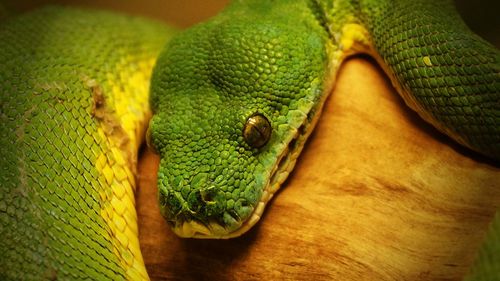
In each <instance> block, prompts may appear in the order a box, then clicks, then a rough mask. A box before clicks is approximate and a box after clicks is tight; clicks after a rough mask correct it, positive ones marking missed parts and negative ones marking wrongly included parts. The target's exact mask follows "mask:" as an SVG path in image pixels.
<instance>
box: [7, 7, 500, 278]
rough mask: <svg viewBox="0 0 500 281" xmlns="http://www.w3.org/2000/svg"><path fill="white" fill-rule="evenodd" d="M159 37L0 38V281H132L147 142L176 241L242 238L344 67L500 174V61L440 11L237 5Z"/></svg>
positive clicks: (88, 17)
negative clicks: (496, 164)
mask: <svg viewBox="0 0 500 281" xmlns="http://www.w3.org/2000/svg"><path fill="white" fill-rule="evenodd" d="M173 33H174V32H173V31H172V30H171V29H169V28H167V27H165V26H163V25H162V24H160V23H155V22H152V21H148V20H145V19H139V18H133V17H127V16H122V15H115V14H111V13H107V12H99V11H87V10H79V9H71V8H58V7H50V8H44V9H41V10H37V11H34V12H31V13H28V14H25V15H21V16H19V17H16V18H13V19H8V20H6V21H5V22H3V23H1V25H0V42H1V43H0V62H1V66H0V81H1V84H0V102H1V103H0V147H1V148H2V153H1V156H0V184H1V192H0V237H1V239H0V249H1V250H0V279H2V280H12V279H22V280H33V279H59V278H61V279H70V280H73V279H84V278H90V279H95V280H103V279H113V280H116V279H132V280H141V279H147V278H148V277H147V273H146V270H145V268H144V264H143V262H142V257H141V253H140V250H139V246H138V238H137V223H136V213H135V209H134V186H135V183H134V182H135V179H134V173H135V166H136V159H137V149H138V147H139V145H140V143H141V141H142V139H143V137H142V136H143V133H144V132H145V131H146V128H147V132H148V133H147V140H148V144H149V145H150V146H151V147H152V148H154V149H155V150H156V151H157V152H158V153H159V154H160V157H161V163H160V169H159V174H158V187H159V202H160V206H161V209H162V214H163V215H164V216H165V218H166V219H167V220H168V221H169V222H170V223H171V225H172V227H173V229H174V231H175V232H176V233H177V234H178V235H180V236H187V237H202V238H203V237H220V238H228V237H234V236H237V235H240V234H242V233H243V232H245V231H246V230H248V229H249V228H250V227H251V226H252V225H253V224H255V222H256V221H257V220H258V219H259V218H260V215H261V214H262V212H263V209H264V206H265V204H266V203H267V202H268V200H269V198H270V197H272V194H273V193H274V192H275V191H276V190H277V189H278V188H279V187H280V185H281V183H283V181H284V180H285V178H286V177H287V175H288V174H289V172H290V171H291V170H292V168H293V165H294V163H295V161H296V158H297V156H298V154H299V153H300V150H301V149H302V147H303V144H304V142H305V140H306V139H307V136H308V135H309V134H310V132H311V130H312V128H313V127H314V124H315V123H316V121H317V119H318V116H319V112H320V111H321V107H322V105H323V102H324V101H325V99H326V96H327V94H328V93H329V92H330V90H331V88H332V83H333V79H331V77H335V73H336V71H337V69H338V68H339V66H340V64H341V62H342V60H343V59H344V58H345V57H347V56H349V55H352V54H355V53H359V52H365V53H369V54H371V55H373V56H374V57H375V58H376V59H377V60H378V61H379V62H380V63H381V65H382V66H383V68H384V69H385V70H386V71H387V73H388V75H389V76H390V77H391V80H392V81H393V83H394V85H395V87H396V88H397V89H398V91H399V92H400V93H401V95H402V96H403V98H404V100H405V102H406V103H407V104H408V105H409V106H410V107H411V108H412V109H413V110H415V111H417V112H418V113H419V114H420V115H421V116H422V118H424V119H425V120H427V121H428V122H430V123H431V124H433V125H434V126H435V127H436V128H438V129H439V130H441V131H442V132H444V133H445V134H447V135H448V136H450V137H451V138H453V139H454V140H456V141H457V142H459V143H461V144H463V145H465V146H467V147H469V148H471V149H472V150H475V151H477V152H479V153H481V154H483V155H485V156H487V157H489V158H492V159H495V160H498V159H500V103H499V100H500V95H499V93H500V55H499V52H498V51H497V50H496V49H495V48H493V47H492V46H490V45H489V44H488V43H486V42H485V41H483V40H482V39H480V38H478V37H477V36H476V35H474V34H472V33H471V32H470V31H469V30H468V29H467V27H466V26H465V25H464V23H463V22H462V21H461V19H460V18H459V16H458V15H457V13H456V12H455V10H454V8H453V6H452V4H450V3H449V2H448V1H427V0H420V1H403V0H400V1H369V0H364V1H293V2H292V1H258V0H248V1H235V3H233V4H231V5H230V6H228V7H227V8H226V9H225V10H224V11H223V12H222V13H221V14H220V15H218V16H217V17H215V18H213V19H212V20H210V21H209V22H207V23H204V24H200V25H197V26H195V27H193V28H192V29H190V30H188V31H186V32H183V33H181V34H179V35H178V36H176V37H174V38H173V39H172V40H170V41H169V43H168V44H167V41H168V39H169V38H170V37H171V35H172V34H173ZM165 45H166V46H167V47H164V46H165ZM162 49H164V50H163V51H162ZM155 63H156V66H155V68H154V70H153V66H154V65H155ZM150 81H151V83H150ZM149 92H150V95H149ZM150 107H151V110H150ZM151 112H152V113H153V118H152V119H151V122H150V123H149V127H148V124H147V121H148V120H149V117H150V116H151ZM497 244H498V243H497ZM491 245H493V243H492V244H491ZM491 245H490V246H489V247H491ZM486 249H488V246H487V247H486ZM490 249H492V248H490ZM491 251H493V250H491ZM483 262H485V263H486V262H487V260H484V261H483ZM478 268H479V267H478Z"/></svg>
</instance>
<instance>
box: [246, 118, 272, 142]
mask: <svg viewBox="0 0 500 281" xmlns="http://www.w3.org/2000/svg"><path fill="white" fill-rule="evenodd" d="M271 131H272V127H271V123H270V122H269V120H268V119H267V118H266V117H265V116H264V115H262V114H261V113H255V114H253V115H251V116H250V117H248V119H247V121H246V123H245V127H244V128H243V138H244V139H245V142H246V143H247V144H248V145H249V146H251V147H253V148H260V147H263V146H264V145H265V144H266V143H267V142H268V141H269V139H270V138H271Z"/></svg>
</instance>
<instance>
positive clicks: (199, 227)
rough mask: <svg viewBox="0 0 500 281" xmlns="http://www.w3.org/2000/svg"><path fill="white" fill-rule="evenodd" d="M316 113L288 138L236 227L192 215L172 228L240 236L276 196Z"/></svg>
mask: <svg viewBox="0 0 500 281" xmlns="http://www.w3.org/2000/svg"><path fill="white" fill-rule="evenodd" d="M316 113H317V111H316V110H312V111H311V112H310V113H309V114H308V115H307V117H306V118H305V120H304V122H303V124H302V125H301V126H300V127H299V128H297V129H294V132H293V133H292V134H291V137H290V138H289V141H288V145H287V146H286V147H285V149H283V151H282V152H281V154H280V155H279V156H278V157H277V160H276V162H275V164H274V166H273V169H272V170H271V173H270V176H269V180H268V182H267V184H266V186H265V187H264V189H263V192H262V196H261V197H260V200H259V202H258V203H257V204H256V205H255V207H254V208H253V211H252V212H251V214H250V216H249V217H248V218H247V219H246V220H244V221H242V222H241V224H238V225H237V227H236V228H233V229H229V228H227V227H225V226H224V225H222V224H220V223H219V222H218V221H216V220H211V221H209V222H201V221H198V220H196V219H191V220H187V221H183V222H181V223H176V224H173V225H172V229H173V231H174V232H175V233H176V234H177V235H178V236H180V237H184V238H205V239H228V238H234V237H238V236H240V235H242V234H243V233H245V232H247V231H248V230H249V229H250V228H252V226H254V225H255V224H256V223H257V222H258V221H259V220H260V218H261V217H262V214H263V213H264V209H265V207H266V205H267V203H268V202H269V201H270V200H271V198H273V196H274V194H275V193H276V192H277V191H278V190H279V188H280V187H281V186H282V184H283V183H284V182H285V180H286V179H287V178H288V175H289V174H290V172H291V171H292V170H293V168H294V166H295V163H296V162H297V158H298V157H299V155H300V153H301V151H302V149H303V147H304V144H305V142H306V140H307V138H308V137H309V135H310V134H311V132H312V131H313V128H314V126H315V125H316V123H317V120H318V118H319V114H316Z"/></svg>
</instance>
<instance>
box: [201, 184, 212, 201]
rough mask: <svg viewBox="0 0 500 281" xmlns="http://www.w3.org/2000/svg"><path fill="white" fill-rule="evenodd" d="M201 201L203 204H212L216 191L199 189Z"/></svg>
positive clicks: (210, 188)
mask: <svg viewBox="0 0 500 281" xmlns="http://www.w3.org/2000/svg"><path fill="white" fill-rule="evenodd" d="M200 195H201V200H203V202H205V203H212V202H214V201H215V195H216V191H215V188H214V187H209V188H207V189H200Z"/></svg>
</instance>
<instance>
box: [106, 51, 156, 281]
mask: <svg viewBox="0 0 500 281" xmlns="http://www.w3.org/2000/svg"><path fill="white" fill-rule="evenodd" d="M130 61H133V58H131V57H125V58H123V59H122V61H121V62H120V63H119V65H117V67H116V69H118V70H119V71H118V74H108V76H107V84H108V85H109V88H110V89H111V93H110V94H108V95H106V101H105V102H106V104H107V105H109V107H110V108H109V107H108V108H107V109H106V113H105V114H108V116H106V117H105V118H103V119H102V120H101V122H100V126H99V128H98V135H99V138H100V139H101V141H103V142H104V143H105V144H106V145H105V146H106V147H104V149H103V151H102V152H101V154H100V155H98V157H97V161H96V168H97V170H98V172H99V174H100V175H101V176H100V179H99V181H100V183H101V186H104V187H106V189H105V190H100V197H101V200H102V202H104V203H103V208H102V210H101V216H102V218H103V219H104V221H105V222H106V223H107V225H108V226H109V229H110V230H111V233H110V237H111V242H112V244H113V247H114V249H113V252H114V254H115V255H116V256H117V257H118V258H119V260H120V262H121V265H122V267H123V268H124V269H125V272H126V275H127V278H128V279H130V280H147V279H149V278H148V275H147V273H146V268H145V267H144V262H143V258H142V254H141V251H140V247H139V239H138V228H137V214H136V210H135V198H134V192H135V172H136V166H137V157H138V155H137V151H138V148H139V146H140V144H141V142H142V141H143V132H144V131H145V129H146V126H147V121H148V120H149V118H150V116H151V113H150V111H149V95H148V92H149V81H150V78H151V71H152V67H153V65H154V62H155V58H150V59H149V60H146V61H142V62H141V63H139V64H138V65H137V67H138V69H131V68H130V67H129V65H130V64H129V63H128V62H130ZM110 121H111V123H112V124H110Z"/></svg>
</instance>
